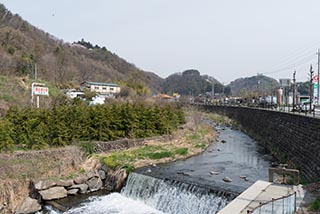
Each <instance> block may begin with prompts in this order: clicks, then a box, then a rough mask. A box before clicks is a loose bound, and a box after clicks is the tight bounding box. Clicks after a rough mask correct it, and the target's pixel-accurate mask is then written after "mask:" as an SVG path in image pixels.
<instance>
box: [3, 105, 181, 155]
mask: <svg viewBox="0 0 320 214" xmlns="http://www.w3.org/2000/svg"><path fill="white" fill-rule="evenodd" d="M182 123H184V113H183V110H182V109H179V108H177V107H175V106H173V105H161V106H160V105H145V104H130V103H126V104H110V105H96V106H87V105H84V104H83V103H81V102H73V103H72V104H63V105H59V106H55V107H53V108H52V109H40V110H39V109H34V108H25V109H22V110H19V109H18V108H16V107H14V108H11V109H10V110H9V111H8V114H7V115H6V117H5V118H4V119H2V120H1V121H0V151H13V150H16V149H43V148H48V147H52V146H53V147H55V146H66V145H70V144H77V143H79V142H83V141H87V142H88V141H89V142H90V141H110V140H115V139H121V138H143V137H151V136H158V135H163V134H170V133H171V132H172V131H173V130H174V129H175V128H177V127H178V126H179V125H180V124H182Z"/></svg>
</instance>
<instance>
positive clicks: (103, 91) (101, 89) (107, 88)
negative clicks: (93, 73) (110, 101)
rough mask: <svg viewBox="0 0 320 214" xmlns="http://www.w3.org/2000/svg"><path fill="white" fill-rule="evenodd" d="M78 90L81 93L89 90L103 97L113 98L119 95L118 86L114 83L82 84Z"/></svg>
mask: <svg viewBox="0 0 320 214" xmlns="http://www.w3.org/2000/svg"><path fill="white" fill-rule="evenodd" d="M80 89H81V90H82V91H83V90H85V89H89V90H90V91H92V92H96V93H97V94H99V95H101V96H104V97H114V96H116V95H118V94H119V93H120V86H119V85H117V84H114V83H102V82H83V83H81V85H80Z"/></svg>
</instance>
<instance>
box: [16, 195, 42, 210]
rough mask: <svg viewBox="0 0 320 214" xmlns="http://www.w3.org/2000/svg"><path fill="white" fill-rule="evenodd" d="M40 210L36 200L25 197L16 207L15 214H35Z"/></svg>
mask: <svg viewBox="0 0 320 214" xmlns="http://www.w3.org/2000/svg"><path fill="white" fill-rule="evenodd" d="M39 210H41V205H40V204H39V203H38V201H37V200H36V199H33V198H30V197H26V198H25V199H24V200H23V202H22V203H21V204H20V206H18V208H17V210H16V212H15V214H28V213H35V212H38V211H39Z"/></svg>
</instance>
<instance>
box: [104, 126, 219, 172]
mask: <svg viewBox="0 0 320 214" xmlns="http://www.w3.org/2000/svg"><path fill="white" fill-rule="evenodd" d="M175 135H176V136H175V137H174V138H173V139H174V140H172V141H167V142H153V141H151V142H148V145H146V146H144V147H139V148H137V147H136V148H131V149H128V150H124V151H116V152H112V153H109V154H103V155H99V156H98V157H99V160H100V161H101V162H102V163H104V164H106V165H107V166H108V167H110V168H112V169H116V168H124V169H126V170H127V171H128V172H130V171H132V170H134V169H135V168H138V167H142V166H146V165H151V164H158V163H166V162H169V161H173V160H177V159H184V158H188V157H190V156H193V155H196V154H199V153H200V152H202V151H203V150H204V149H205V148H206V147H207V146H208V145H209V143H210V142H212V141H213V139H214V137H215V131H214V129H213V128H212V127H211V126H208V125H203V124H201V125H198V126H197V128H196V129H194V128H193V126H192V125H191V124H189V125H186V126H185V127H184V128H183V129H182V130H179V131H177V132H176V133H175Z"/></svg>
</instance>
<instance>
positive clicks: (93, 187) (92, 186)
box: [87, 177, 102, 192]
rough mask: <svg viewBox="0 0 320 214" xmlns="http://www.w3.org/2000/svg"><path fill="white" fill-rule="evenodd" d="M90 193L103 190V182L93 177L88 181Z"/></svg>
mask: <svg viewBox="0 0 320 214" xmlns="http://www.w3.org/2000/svg"><path fill="white" fill-rule="evenodd" d="M87 184H88V187H89V190H90V192H94V191H97V190H99V189H101V188H102V181H101V179H100V178H99V177H93V178H91V179H89V180H88V181H87Z"/></svg>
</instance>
